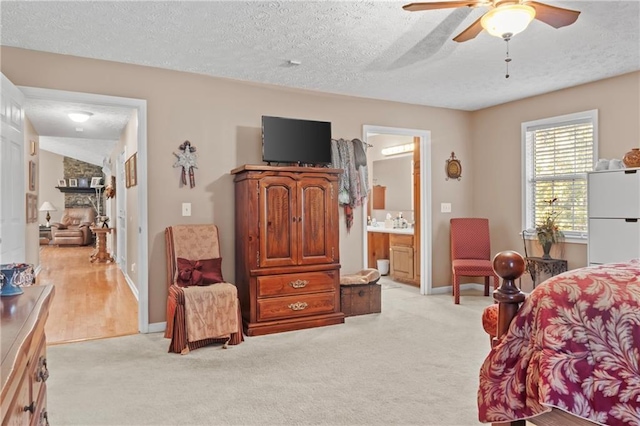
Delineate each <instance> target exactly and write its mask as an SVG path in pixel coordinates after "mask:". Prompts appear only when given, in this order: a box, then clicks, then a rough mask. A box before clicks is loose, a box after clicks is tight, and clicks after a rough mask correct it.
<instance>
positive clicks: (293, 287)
mask: <svg viewBox="0 0 640 426" xmlns="http://www.w3.org/2000/svg"><path fill="white" fill-rule="evenodd" d="M336 274H337V272H336V271H319V272H306V273H297V274H282V275H266V276H262V277H258V278H257V280H258V297H271V296H284V295H293V294H303V293H317V292H321V291H335V290H336V288H337V283H338V281H337V279H336V276H337V275H336Z"/></svg>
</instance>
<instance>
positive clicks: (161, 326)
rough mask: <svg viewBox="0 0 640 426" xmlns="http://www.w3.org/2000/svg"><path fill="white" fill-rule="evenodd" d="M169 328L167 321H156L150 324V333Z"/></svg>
mask: <svg viewBox="0 0 640 426" xmlns="http://www.w3.org/2000/svg"><path fill="white" fill-rule="evenodd" d="M166 328H167V322H166V321H165V322H154V323H151V324H149V333H159V332H161V331H164V330H165V329H166Z"/></svg>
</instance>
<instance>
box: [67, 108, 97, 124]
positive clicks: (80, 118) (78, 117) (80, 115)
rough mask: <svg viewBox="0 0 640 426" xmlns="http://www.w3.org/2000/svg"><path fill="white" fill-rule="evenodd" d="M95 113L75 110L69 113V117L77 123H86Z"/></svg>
mask: <svg viewBox="0 0 640 426" xmlns="http://www.w3.org/2000/svg"><path fill="white" fill-rule="evenodd" d="M92 115H93V114H92V113H90V112H85V111H74V112H70V113H69V118H70V119H71V120H73V121H75V122H76V123H84V122H85V121H87V120H88V119H89V118H91V116H92Z"/></svg>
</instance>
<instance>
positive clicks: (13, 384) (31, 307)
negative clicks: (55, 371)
mask: <svg viewBox="0 0 640 426" xmlns="http://www.w3.org/2000/svg"><path fill="white" fill-rule="evenodd" d="M23 290H24V293H23V294H20V295H16V296H8V297H6V296H5V297H0V303H1V306H2V311H1V315H2V326H1V327H2V328H1V334H2V336H1V339H2V340H1V348H0V351H1V353H2V365H1V367H0V368H1V371H2V395H1V399H0V404H1V407H2V411H1V412H2V425H3V426H4V425H48V424H49V419H48V416H47V386H46V381H47V378H48V377H49V370H48V368H47V357H46V349H47V348H46V343H45V335H44V324H45V322H46V320H47V317H48V315H49V306H50V304H51V300H52V299H53V293H54V288H53V286H31V287H24V288H23Z"/></svg>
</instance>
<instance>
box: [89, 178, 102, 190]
mask: <svg viewBox="0 0 640 426" xmlns="http://www.w3.org/2000/svg"><path fill="white" fill-rule="evenodd" d="M101 186H102V178H101V177H100V176H96V177H92V178H91V187H92V188H99V187H101Z"/></svg>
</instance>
